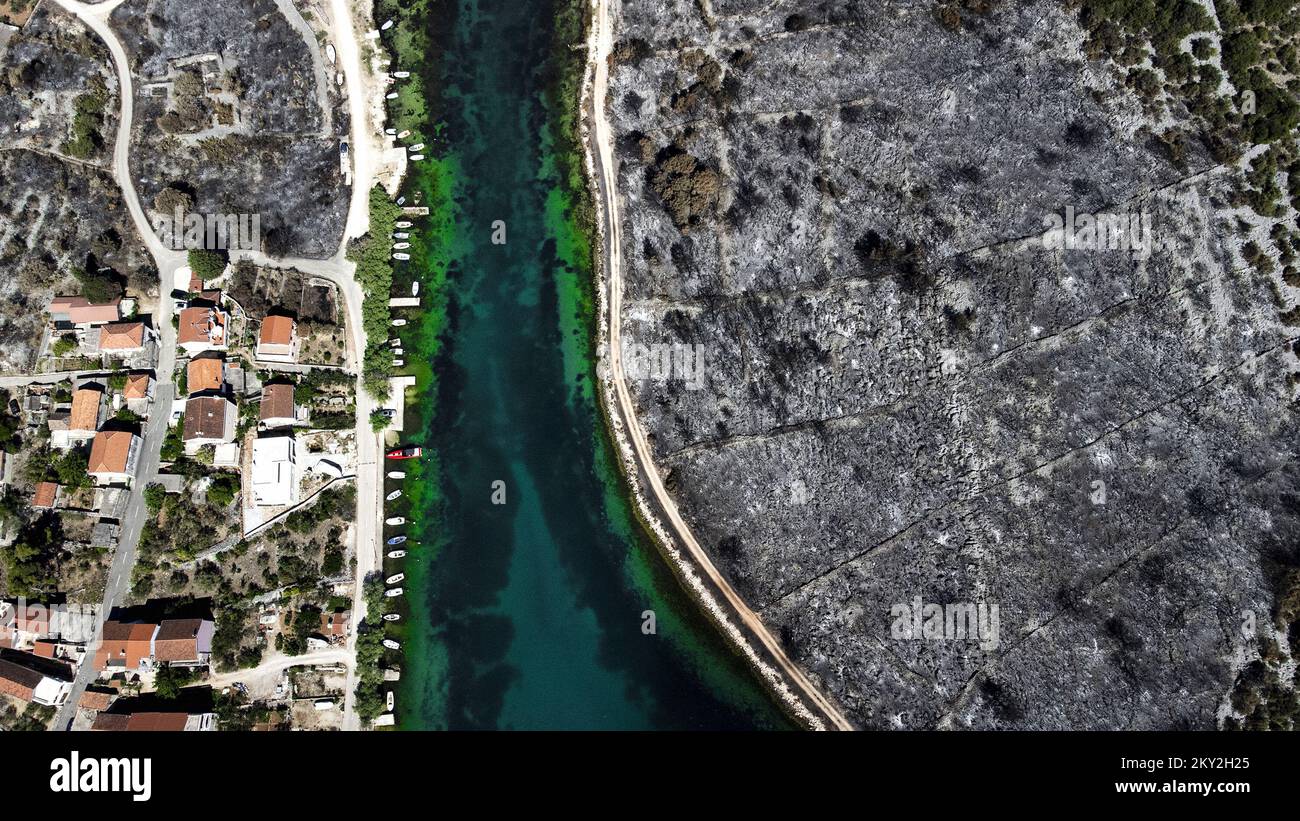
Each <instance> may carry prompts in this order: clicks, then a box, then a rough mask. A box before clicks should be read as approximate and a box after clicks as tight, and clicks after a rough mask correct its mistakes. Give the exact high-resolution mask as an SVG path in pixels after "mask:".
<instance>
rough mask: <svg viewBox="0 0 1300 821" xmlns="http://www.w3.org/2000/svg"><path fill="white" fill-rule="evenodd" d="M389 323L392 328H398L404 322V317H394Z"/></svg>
mask: <svg viewBox="0 0 1300 821" xmlns="http://www.w3.org/2000/svg"><path fill="white" fill-rule="evenodd" d="M389 324H390V325H392V326H393V327H394V328H400V327H402V326H403V325H405V324H406V320H405V319H394V320H393V321H392V322H390V323H389Z"/></svg>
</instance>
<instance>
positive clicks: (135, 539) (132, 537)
mask: <svg viewBox="0 0 1300 821" xmlns="http://www.w3.org/2000/svg"><path fill="white" fill-rule="evenodd" d="M56 2H57V3H58V4H59V5H61V6H63V7H64V8H66V9H67V10H68V11H70V12H72V13H73V14H75V15H77V17H79V18H81V20H82V22H84V23H85V24H86V25H87V26H88V27H89V28H90V29H91V30H92V31H94V32H95V33H96V34H98V35H99V37H100V39H102V40H103V41H104V43H105V44H106V45H107V46H108V50H109V53H111V54H112V55H113V63H114V65H115V67H116V69H117V78H118V89H119V97H120V101H121V106H122V111H121V117H120V119H119V122H118V130H117V138H116V141H115V143H114V146H113V176H114V178H115V179H116V180H117V184H118V186H119V187H120V188H121V189H122V196H123V198H124V199H125V200H126V204H127V210H128V211H129V212H130V214H131V219H132V221H133V222H134V223H135V227H136V231H137V233H139V235H140V237H141V239H143V240H144V243H145V246H146V247H147V248H148V249H149V253H150V254H151V255H152V256H153V259H154V264H155V265H156V266H157V268H158V275H159V276H158V279H159V282H158V288H159V290H158V311H157V312H156V313H155V314H154V317H153V320H154V321H153V324H154V326H155V328H156V329H157V330H158V334H159V346H158V350H159V353H158V364H157V367H156V369H155V373H156V374H157V377H158V381H157V388H156V393H155V396H154V405H153V408H152V409H151V411H150V415H149V420H148V422H147V423H146V424H145V426H144V430H143V431H142V434H143V441H142V443H141V449H140V467H139V469H138V470H137V473H136V478H135V481H134V483H133V485H132V488H131V496H130V499H129V500H128V502H127V507H126V513H125V515H124V516H123V519H122V530H121V533H120V534H119V539H118V545H117V550H116V552H115V553H114V554H113V560H112V563H111V565H110V566H109V570H108V584H107V585H106V587H105V589H104V600H103V603H102V607H103V610H102V612H101V614H100V618H101V629H102V620H103V619H106V618H108V615H109V613H110V612H111V611H112V609H113V608H114V607H116V606H117V605H119V604H121V603H123V602H125V601H126V597H127V595H128V594H129V592H130V584H131V570H132V568H133V567H135V554H136V549H137V547H138V546H139V541H140V531H141V529H142V528H143V527H144V520H145V515H146V512H147V511H146V509H145V505H144V488H145V486H146V485H148V483H149V482H150V481H152V480H153V477H155V476H157V474H158V462H159V454H160V453H161V451H162V443H163V439H164V437H165V436H166V435H167V421H168V418H169V417H170V416H171V406H172V400H173V398H174V391H175V388H174V386H173V384H172V371H173V369H174V368H175V366H176V329H175V328H173V327H172V323H171V300H170V299H168V295H169V294H170V293H171V284H172V281H173V275H174V273H175V271H176V269H177V268H179V267H181V266H182V265H184V264H185V254H183V253H181V252H178V251H172V250H170V249H168V248H165V247H164V246H163V244H162V241H161V240H160V239H159V238H158V236H157V235H156V234H155V233H154V231H153V227H152V226H151V225H150V224H149V220H148V219H147V218H146V217H145V213H144V209H143V208H141V207H140V197H139V195H138V194H137V193H136V190H135V183H134V181H133V180H132V177H131V167H130V153H131V125H132V122H133V120H134V112H135V89H134V86H133V84H132V81H131V70H130V64H129V63H128V61H127V57H126V51H125V50H124V49H123V48H122V44H121V42H120V41H119V40H118V39H117V37H116V35H114V34H113V31H112V29H110V28H109V26H108V15H109V14H111V13H112V11H113V9H115V8H117V7H118V6H119V5H121V4H122V2H123V0H111V2H107V3H101V4H99V5H95V6H88V5H86V4H84V3H78V2H74V1H73V0H56ZM99 641H100V637H99V636H96V637H95V640H94V641H93V642H91V643H90V645H89V646H88V647H87V653H86V659H87V661H86V663H84V664H82V665H81V668H80V669H79V670H78V671H77V678H76V680H75V681H74V682H73V687H72V693H71V695H70V696H69V697H68V701H67V702H66V703H65V704H64V706H63V707H62V708H61V709H60V710H59V713H58V715H57V716H56V718H55V722H54V725H53V726H54V728H55V729H68V728H70V727H71V726H72V719H73V717H74V716H75V715H76V710H77V702H78V701H79V700H80V699H81V694H82V693H83V692H85V689H86V686H87V685H88V684H89V683H90V682H91V681H92V680H93V678H94V670H93V669H91V667H92V666H91V664H90V663H89V662H90V660H91V659H93V658H94V653H95V651H96V650H97V649H98V647H99Z"/></svg>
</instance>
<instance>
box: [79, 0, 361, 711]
mask: <svg viewBox="0 0 1300 821" xmlns="http://www.w3.org/2000/svg"><path fill="white" fill-rule="evenodd" d="M55 2H56V3H58V4H59V5H60V6H63V7H64V8H65V9H67V10H68V11H70V12H72V13H73V14H75V15H76V16H77V17H78V18H80V19H81V20H82V22H84V23H85V24H86V25H87V26H88V27H89V28H90V29H91V30H92V31H94V32H95V33H96V34H97V35H99V37H100V39H101V40H103V41H104V43H105V44H106V45H107V47H108V50H109V52H110V54H112V56H113V62H114V65H115V67H116V70H117V75H118V86H119V89H120V95H119V96H120V102H121V117H120V119H119V125H118V133H117V139H116V142H115V144H114V147H113V176H114V177H115V178H116V180H117V183H118V185H119V186H120V187H121V189H122V194H123V197H124V199H125V200H126V204H127V209H128V211H129V212H130V214H131V218H132V220H133V221H134V223H135V225H136V230H137V231H138V232H139V234H140V236H141V237H142V239H143V240H144V242H145V245H146V246H147V247H148V249H149V253H150V254H151V255H152V256H153V258H154V262H155V265H156V266H157V268H158V273H159V312H158V315H157V316H156V317H155V322H154V324H155V326H157V329H158V332H159V335H160V345H159V348H160V354H159V362H158V366H157V374H158V377H159V379H158V391H157V396H156V399H155V406H154V411H153V413H152V414H151V418H150V421H149V424H148V425H147V426H146V429H145V432H144V433H145V435H144V442H143V447H142V456H141V464H142V465H143V466H144V469H143V471H142V472H141V473H139V474H138V475H137V479H136V482H135V484H134V487H133V488H132V494H131V498H130V501H129V502H128V505H127V514H126V516H125V519H124V521H123V528H122V534H121V539H120V541H119V544H118V549H117V552H116V554H115V555H114V556H113V561H112V565H111V567H110V568H109V584H108V586H107V588H106V590H105V597H104V612H103V614H102V618H107V616H108V613H109V611H110V610H111V609H112V607H114V606H116V605H117V604H119V603H121V602H123V601H125V598H126V594H127V592H128V586H129V584H130V579H131V569H132V567H133V566H134V564H135V552H136V548H137V546H138V542H139V538H140V530H141V528H142V527H143V523H144V515H145V508H144V499H143V492H144V488H145V486H146V485H147V484H148V482H149V481H150V480H151V479H152V477H153V476H155V475H157V470H158V461H159V454H160V452H161V449H162V441H163V438H164V437H165V435H166V418H167V417H168V416H169V415H170V410H171V402H172V399H173V393H174V388H173V386H172V382H171V374H172V371H173V370H174V369H175V363H176V329H175V328H173V327H172V324H171V307H170V306H171V302H170V300H169V299H168V295H169V294H170V292H171V285H172V282H173V281H174V274H175V272H176V270H177V269H178V268H180V267H182V266H184V265H185V264H186V255H185V253H184V252H181V251H174V250H172V249H170V248H167V247H165V246H164V245H163V244H162V241H161V240H160V239H159V237H158V236H157V235H156V234H155V233H154V231H153V230H152V226H151V225H150V223H149V220H148V219H147V217H146V216H145V213H144V209H143V208H142V207H141V206H140V198H139V195H138V194H137V192H136V190H135V182H134V178H133V177H132V175H131V167H130V151H131V126H132V123H133V120H134V116H135V92H134V85H133V81H132V78H131V71H130V63H129V61H128V59H127V55H126V51H125V49H124V48H123V47H122V43H121V41H120V40H118V38H117V36H116V35H115V34H114V33H113V31H112V29H111V28H110V27H109V25H108V17H109V15H110V14H111V13H112V12H113V10H114V9H116V8H117V7H118V6H120V5H121V4H122V3H123V2H124V0H109V2H105V3H99V4H95V5H87V4H85V3H81V2H76V0H55ZM330 8H331V17H332V18H333V20H332V24H333V31H334V42H335V48H336V51H337V56H338V58H339V69H340V70H342V71H343V72H344V74H345V77H346V82H347V90H348V105H349V114H350V118H351V127H352V138H353V139H352V144H353V150H352V151H351V152H350V153H351V156H352V160H353V164H354V170H355V174H354V177H353V180H354V185H353V190H352V199H351V202H350V203H349V216H348V223H347V228H346V230H345V232H344V236H343V238H342V240H341V242H340V244H339V250H338V252H337V253H336V254H335V255H334V256H333V257H331V258H330V259H327V260H308V259H287V260H264V261H266V262H270V263H271V264H280V265H292V266H293V267H296V268H299V269H300V270H301V271H303V272H304V273H308V274H314V275H318V276H321V277H324V278H326V279H329V280H331V281H332V282H334V283H335V284H336V285H337V286H338V287H339V290H340V293H341V294H342V295H343V298H344V302H345V307H346V314H347V323H348V326H349V327H348V330H349V333H348V340H349V345H348V360H349V366H350V367H351V368H352V369H354V370H355V371H356V372H357V373H358V374H360V372H361V368H360V363H361V358H362V353H363V352H364V351H365V349H366V344H367V343H366V333H365V326H364V325H363V324H362V310H361V306H362V300H363V298H364V294H363V293H362V291H361V287H360V286H359V285H358V284H357V281H356V279H355V277H354V275H353V274H354V271H355V266H354V265H353V264H352V263H351V262H349V261H348V260H347V258H346V255H345V252H346V249H347V243H348V241H349V240H350V239H352V238H353V237H357V236H361V235H363V234H364V233H365V232H366V231H367V230H368V229H369V196H370V187H371V185H372V182H373V179H374V174H375V168H376V167H377V163H376V157H375V151H374V139H375V137H374V135H373V134H372V133H371V132H372V130H373V129H371V128H370V121H371V118H370V117H369V114H368V111H367V105H368V100H367V95H366V88H367V86H366V83H365V79H364V75H363V73H362V72H363V71H364V69H363V67H362V64H361V53H360V49H359V48H358V45H357V43H358V41H357V38H356V34H355V31H354V27H353V17H352V14H351V9H350V7H349V3H348V2H347V0H330ZM323 104H325V105H328V100H326V101H323ZM164 311H165V312H166V313H165V315H164ZM376 407H377V406H376V403H375V402H374V400H373V399H371V397H370V396H369V395H368V394H366V392H365V390H364V388H363V386H362V381H361V378H360V376H358V379H357V423H356V428H355V430H356V441H357V463H356V471H357V525H356V556H357V574H356V579H355V601H354V603H353V607H352V613H353V625H352V636H353V638H352V639H350V640H349V643H348V647H347V651H348V652H349V653H350V652H353V651H354V649H355V636H356V627H357V624H359V623H360V621H361V619H363V618H364V617H365V599H364V597H363V596H362V583H363V581H364V579H365V577H366V575H368V574H369V573H370V572H372V571H373V570H375V569H376V568H378V567H379V563H380V560H381V559H380V555H379V537H378V534H379V532H380V527H379V519H380V516H381V515H382V510H383V505H382V501H381V500H380V494H381V493H382V489H383V485H382V482H381V481H380V480H379V470H380V466H379V464H378V463H379V450H380V445H379V437H378V436H376V435H375V433H374V432H373V431H372V430H371V427H370V414H371V412H372V411H373V410H374V409H375V408H376ZM98 644H99V639H98V637H97V638H96V640H95V641H94V642H92V643H91V645H90V647H88V649H87V653H88V657H93V653H94V651H95V650H96V649H97V647H98ZM92 673H93V671H92V670H91V669H90V665H89V664H83V665H82V668H81V669H80V670H79V671H78V673H77V680H76V682H74V685H73V692H72V695H71V696H70V697H69V699H68V702H67V704H66V705H65V706H64V708H63V709H61V710H60V711H59V715H58V717H57V718H56V720H55V724H54V726H55V727H56V728H67V727H69V726H71V720H72V717H73V716H74V715H75V712H76V703H77V701H78V700H79V699H80V697H81V693H83V692H84V691H85V688H86V686H87V684H88V683H89V682H90V681H91V680H92ZM354 689H355V683H354V672H353V665H349V666H348V693H347V701H346V711H345V727H346V728H348V729H356V728H358V726H359V725H358V722H357V719H356V716H355V713H354V712H353V700H354V697H353V692H352V691H353V690H354Z"/></svg>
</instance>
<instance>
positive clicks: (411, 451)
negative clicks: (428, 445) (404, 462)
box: [384, 447, 422, 459]
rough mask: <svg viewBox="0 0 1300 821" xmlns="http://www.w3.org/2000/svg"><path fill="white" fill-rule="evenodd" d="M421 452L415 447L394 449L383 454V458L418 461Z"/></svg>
mask: <svg viewBox="0 0 1300 821" xmlns="http://www.w3.org/2000/svg"><path fill="white" fill-rule="evenodd" d="M421 452H422V451H421V450H420V448H416V447H407V448H394V449H393V450H390V451H388V453H385V454H384V456H386V457H387V458H389V459H419V458H420V453H421Z"/></svg>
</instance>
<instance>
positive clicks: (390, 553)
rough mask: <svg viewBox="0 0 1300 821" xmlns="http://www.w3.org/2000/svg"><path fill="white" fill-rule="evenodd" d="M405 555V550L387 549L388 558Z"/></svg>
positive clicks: (397, 557) (398, 557)
mask: <svg viewBox="0 0 1300 821" xmlns="http://www.w3.org/2000/svg"><path fill="white" fill-rule="evenodd" d="M405 555H406V551H405V550H390V551H388V558H390V559H400V558H402V557H404V556H405Z"/></svg>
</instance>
